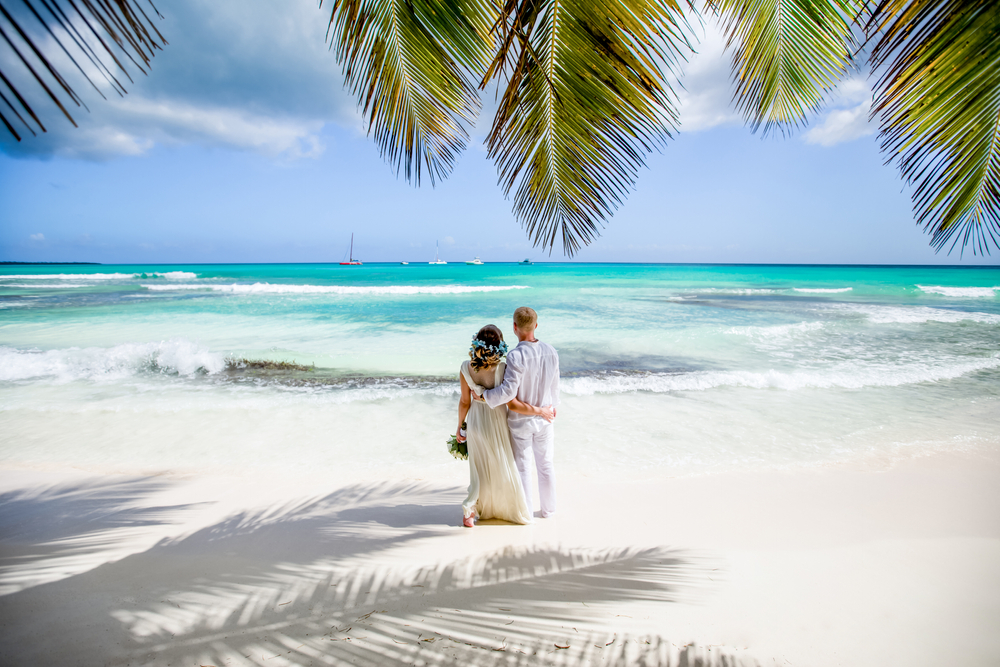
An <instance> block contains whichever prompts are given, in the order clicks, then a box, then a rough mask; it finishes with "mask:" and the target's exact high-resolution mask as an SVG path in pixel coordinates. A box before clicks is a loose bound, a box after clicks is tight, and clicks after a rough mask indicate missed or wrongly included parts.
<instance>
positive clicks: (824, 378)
mask: <svg viewBox="0 0 1000 667" xmlns="http://www.w3.org/2000/svg"><path fill="white" fill-rule="evenodd" d="M998 367H1000V357H989V358H981V359H975V360H969V361H957V362H951V363H941V364H937V365H925V364H913V365H909V366H899V365H877V366H867V367H866V366H864V365H856V366H846V367H843V368H834V369H830V370H826V371H823V370H811V371H791V372H783V371H775V370H769V371H764V372H751V371H695V372H691V373H633V374H612V373H608V374H604V375H594V376H589V377H574V378H567V379H564V380H563V381H562V383H561V387H560V388H561V390H562V391H563V392H565V393H567V394H570V395H573V396H589V395H593V394H623V393H629V392H639V391H642V392H651V393H658V394H659V393H667V392H673V391H707V390H709V389H715V388H717V387H747V388H751V389H783V390H786V391H794V390H799V389H830V388H840V389H862V388H864V387H898V386H901V385H907V384H917V383H921V382H938V381H941V380H951V379H954V378H957V377H960V376H962V375H966V374H967V373H974V372H976V371H981V370H987V369H992V368H998Z"/></svg>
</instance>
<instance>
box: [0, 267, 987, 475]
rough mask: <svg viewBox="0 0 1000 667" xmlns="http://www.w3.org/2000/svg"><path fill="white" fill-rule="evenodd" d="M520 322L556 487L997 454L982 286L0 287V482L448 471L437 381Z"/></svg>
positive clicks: (450, 426) (334, 283)
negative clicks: (18, 473)
mask: <svg viewBox="0 0 1000 667" xmlns="http://www.w3.org/2000/svg"><path fill="white" fill-rule="evenodd" d="M521 305H528V306H531V307H533V308H534V309H535V310H536V311H537V312H538V313H539V318H540V321H539V328H538V333H537V335H538V337H539V338H540V339H542V340H545V341H547V342H549V343H551V344H552V345H554V346H555V347H556V348H557V349H558V350H559V353H560V358H561V368H562V405H561V406H560V413H559V418H558V420H557V425H556V433H557V435H556V438H557V440H556V456H557V466H558V470H560V471H566V472H570V473H572V474H578V475H584V476H595V477H596V476H600V477H606V478H608V479H612V480H627V479H633V478H636V477H662V476H684V475H691V474H706V473H717V472H725V471H733V470H750V469H783V468H795V467H801V466H806V467H816V466H826V465H836V464H849V465H863V466H869V465H871V466H883V467H884V466H887V465H892V463H893V462H895V461H898V460H900V459H905V458H911V457H919V456H926V455H929V454H933V453H935V452H967V453H976V452H982V453H989V454H992V453H995V452H996V451H997V449H998V448H1000V268H997V267H968V268H956V267H868V266H749V265H740V266H723V265H627V264H625V265H623V264H576V263H537V264H534V265H531V266H521V265H517V264H504V263H495V264H494V263H487V264H486V265H484V266H467V265H465V264H464V263H461V264H448V265H446V266H429V265H427V264H424V263H420V264H418V263H415V262H414V263H412V264H410V265H400V264H366V265H364V266H354V267H349V266H338V265H321V264H273V265H272V264H264V265H260V264H258V265H157V266H152V265H142V266H108V265H101V266H90V265H87V266H84V265H73V266H58V265H46V266H38V265H7V266H3V267H2V268H0V462H2V463H3V464H4V465H5V466H6V467H19V468H29V469H43V470H44V469H67V468H70V469H79V470H86V471H94V472H122V473H150V472H159V471H165V470H170V471H181V472H193V473H198V472H204V473H232V472H237V473H239V472H240V471H265V472H266V471H274V470H280V471H285V472H290V473H295V472H299V471H307V472H310V473H315V472H321V471H324V470H329V471H336V472H337V473H338V474H343V475H357V476H360V477H366V476H371V475H386V474H388V475H393V476H399V475H423V474H430V475H433V474H436V473H440V472H442V471H455V470H457V468H456V466H459V465H461V464H458V463H456V462H455V461H454V460H452V459H451V458H450V457H449V456H448V455H447V453H446V451H445V440H446V438H447V436H448V435H449V433H451V432H453V431H454V428H455V422H456V404H457V399H458V380H457V378H458V367H459V365H460V364H461V363H462V361H463V360H465V359H467V351H468V347H469V342H470V339H471V337H472V335H473V334H474V333H475V332H476V331H477V330H478V329H479V327H481V326H483V325H484V324H490V323H492V324H496V325H498V326H500V328H501V329H502V330H503V331H504V334H505V336H506V337H507V339H508V340H509V341H516V339H514V337H513V331H512V326H511V314H512V312H513V310H514V309H515V308H516V307H517V306H521ZM247 361H249V363H247ZM265 361H273V362H294V364H295V366H294V367H289V366H280V365H279V366H273V365H272V366H269V365H267V364H263V363H260V362H265Z"/></svg>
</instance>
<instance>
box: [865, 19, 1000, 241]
mask: <svg viewBox="0 0 1000 667" xmlns="http://www.w3.org/2000/svg"><path fill="white" fill-rule="evenodd" d="M869 29H870V30H872V31H873V32H874V31H878V32H880V33H881V38H880V39H879V41H878V42H877V44H876V45H875V48H874V49H873V51H872V62H873V64H874V65H875V66H876V67H877V68H879V70H880V71H881V76H880V78H879V80H878V83H877V84H876V88H875V106H874V109H873V115H876V114H878V115H879V116H880V121H881V122H880V124H881V137H882V149H883V151H885V152H886V153H888V154H889V155H890V159H889V161H890V162H892V161H896V162H897V163H898V166H899V169H900V171H901V173H902V175H903V178H904V179H906V180H907V182H909V183H914V184H916V189H915V190H914V193H913V204H914V211H915V212H916V215H917V223H918V224H922V225H924V229H925V230H927V231H930V232H931V233H932V237H931V244H932V245H933V246H934V247H935V248H937V249H938V250H940V249H941V248H942V247H944V246H945V245H946V244H947V243H948V241H949V240H951V241H952V245H951V248H954V246H955V244H956V243H958V242H959V241H961V244H962V248H963V249H964V248H965V247H966V246H967V245H970V246H971V247H972V249H973V252H974V253H975V252H989V241H990V240H992V242H993V245H994V246H997V247H1000V244H998V237H1000V9H998V7H997V4H996V2H995V0H979V1H971V2H969V1H965V2H963V1H960V0H947V1H945V2H941V1H940V0H884V1H883V2H882V3H881V4H879V5H878V6H877V7H876V9H875V11H874V12H873V13H872V17H871V20H870V22H869ZM950 250H951V249H949V252H950Z"/></svg>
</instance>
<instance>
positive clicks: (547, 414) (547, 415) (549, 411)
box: [538, 405, 556, 422]
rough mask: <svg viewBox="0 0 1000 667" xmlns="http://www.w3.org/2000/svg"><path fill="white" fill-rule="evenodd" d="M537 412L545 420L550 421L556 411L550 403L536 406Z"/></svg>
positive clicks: (554, 416)
mask: <svg viewBox="0 0 1000 667" xmlns="http://www.w3.org/2000/svg"><path fill="white" fill-rule="evenodd" d="M538 414H539V416H541V418H542V419H544V420H545V421H547V422H551V421H552V420H553V419H555V418H556V411H555V409H554V408H553V407H552V406H551V405H545V406H542V407H540V408H538Z"/></svg>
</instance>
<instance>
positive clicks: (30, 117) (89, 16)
mask: <svg viewBox="0 0 1000 667" xmlns="http://www.w3.org/2000/svg"><path fill="white" fill-rule="evenodd" d="M22 1H23V4H24V6H25V7H26V9H27V14H17V15H15V14H13V13H12V12H10V11H9V10H8V8H7V7H6V6H5V5H4V3H2V2H0V43H2V44H4V45H5V46H6V47H7V48H8V49H10V51H11V52H12V53H13V54H14V57H13V58H12V59H10V60H8V61H7V62H8V63H13V66H14V67H21V68H23V69H24V70H26V71H27V73H28V74H29V77H28V79H29V80H30V81H32V82H33V85H35V86H37V87H38V88H39V89H40V90H41V91H42V92H44V94H45V96H46V97H47V98H48V99H49V101H50V102H51V103H52V104H53V105H55V106H56V107H58V109H59V110H60V111H61V112H62V113H63V115H65V116H66V118H67V119H68V120H69V122H71V123H73V125H74V126H75V125H76V121H75V120H73V116H72V114H70V112H69V109H67V104H64V101H66V100H64V98H63V97H62V96H61V95H60V91H61V92H62V94H63V95H65V96H66V97H67V98H69V99H68V102H69V103H72V104H73V105H75V106H78V107H79V106H83V107H84V108H86V105H84V104H83V101H82V100H81V99H80V96H79V95H77V93H76V91H75V90H73V87H72V86H71V85H70V84H69V82H68V81H67V80H66V79H65V77H64V76H63V74H62V73H61V72H60V71H59V70H58V68H57V67H55V65H54V64H53V63H52V61H51V59H50V58H51V54H50V53H49V52H50V51H51V52H53V53H54V52H55V48H54V47H50V46H49V44H46V43H45V42H39V40H38V37H37V36H33V35H32V32H33V29H34V28H41V29H43V30H44V31H45V33H46V34H47V35H48V37H49V38H50V39H51V43H52V44H54V45H55V46H56V47H58V48H59V50H61V51H62V52H63V53H64V54H65V55H66V56H67V57H68V58H69V60H70V61H71V62H72V63H73V65H74V66H75V67H76V69H77V70H79V72H80V74H82V75H83V77H84V78H85V79H86V80H87V81H88V82H89V83H90V84H91V86H93V87H94V89H95V90H97V92H98V94H100V95H101V97H103V96H104V95H103V93H101V91H100V89H98V88H97V86H96V85H95V84H94V82H93V80H91V78H90V76H89V75H88V74H87V72H86V71H85V70H84V69H83V68H82V67H81V66H80V64H79V63H78V62H77V58H78V57H79V58H80V59H81V60H82V59H83V58H86V59H87V60H89V61H90V63H91V65H93V68H94V69H96V70H97V71H98V72H100V73H101V75H102V76H103V77H104V78H105V79H106V80H107V81H108V82H109V83H110V84H111V86H112V88H113V89H114V90H115V92H117V93H118V94H119V95H122V94H124V93H125V87H124V86H123V85H122V84H121V82H120V81H118V79H117V78H116V77H115V75H114V73H113V72H112V70H111V67H109V66H108V65H107V63H105V61H104V59H105V58H109V59H110V60H111V61H112V62H113V63H114V64H115V66H116V68H117V69H118V70H120V71H121V72H122V73H123V74H124V75H125V76H126V77H127V78H128V79H129V80H130V81H131V77H130V76H129V74H128V70H127V69H126V68H125V65H124V64H123V63H122V61H121V59H119V55H121V56H123V57H124V58H127V59H128V60H130V61H131V62H132V64H133V65H134V66H135V67H136V68H137V69H139V71H141V72H143V73H144V74H145V73H146V66H148V65H149V62H150V60H151V59H152V57H153V56H154V55H155V53H154V52H155V51H156V50H158V49H161V48H162V47H163V46H164V45H165V44H166V43H167V40H165V39H164V38H163V35H161V34H160V33H159V31H158V30H157V29H156V26H155V25H154V24H153V22H152V21H151V20H150V19H149V16H148V15H147V14H146V12H145V11H143V9H142V6H141V5H139V4H137V3H136V2H134V0H77V1H76V2H74V0H22ZM149 6H150V8H151V9H152V11H153V13H154V14H155V15H156V16H159V17H160V18H162V16H160V13H159V12H158V11H157V10H156V7H155V6H154V5H153V3H152V2H150V3H149ZM92 41H96V43H97V47H94V46H92V45H91V42H92ZM74 53H75V54H76V55H75V56H74ZM0 61H2V60H0ZM140 63H141V64H140ZM8 67H10V65H8ZM11 75H13V70H12V69H8V70H7V71H4V68H3V67H0V121H2V122H3V124H4V126H5V127H6V128H7V130H8V131H9V132H10V133H11V134H12V135H13V136H14V138H15V139H17V140H18V141H20V140H21V135H20V134H19V133H18V131H17V128H21V127H23V128H27V130H28V131H29V132H31V134H33V135H34V134H36V132H35V128H36V127H37V128H38V129H39V130H41V131H42V132H45V131H46V129H45V125H44V124H43V123H42V121H41V120H40V119H39V117H38V115H37V114H36V112H35V110H34V108H33V107H32V105H31V103H30V102H28V100H27V99H25V97H24V96H23V95H22V94H21V91H19V90H18V89H17V87H16V86H15V85H14V83H13V81H12V80H11ZM22 111H23V112H24V115H23V116H22V115H21V112H22ZM25 116H27V118H25Z"/></svg>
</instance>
